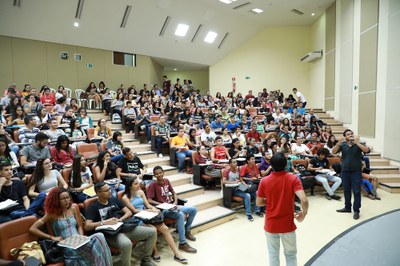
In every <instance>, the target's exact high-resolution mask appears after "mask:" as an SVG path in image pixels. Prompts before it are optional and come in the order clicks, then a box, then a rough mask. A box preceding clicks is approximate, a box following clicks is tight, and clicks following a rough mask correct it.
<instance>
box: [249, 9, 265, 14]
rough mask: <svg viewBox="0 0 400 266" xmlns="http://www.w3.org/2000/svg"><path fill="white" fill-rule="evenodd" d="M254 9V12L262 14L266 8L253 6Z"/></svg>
mask: <svg viewBox="0 0 400 266" xmlns="http://www.w3.org/2000/svg"><path fill="white" fill-rule="evenodd" d="M252 11H253V12H254V13H257V14H260V13H262V12H264V10H262V9H259V8H253V9H252Z"/></svg>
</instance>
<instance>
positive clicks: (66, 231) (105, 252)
mask: <svg viewBox="0 0 400 266" xmlns="http://www.w3.org/2000/svg"><path fill="white" fill-rule="evenodd" d="M44 208H45V211H46V213H45V215H44V216H43V217H42V218H40V219H39V220H37V221H36V222H35V223H34V224H33V225H32V226H31V228H29V232H30V233H32V234H34V235H36V236H38V237H40V238H44V239H50V240H54V241H61V240H63V239H66V238H68V237H71V236H74V235H83V228H82V227H81V225H80V224H78V223H77V220H78V217H76V212H75V209H74V208H76V207H72V200H71V196H70V194H69V192H68V191H67V190H66V189H64V188H59V187H55V188H53V189H51V190H50V192H49V194H48V196H47V197H46V202H45V207H44ZM47 222H49V223H50V226H51V228H52V230H53V233H54V236H52V235H49V234H48V233H45V232H43V231H42V230H40V228H41V227H43V225H45V224H46V223H47ZM63 255H64V263H65V265H87V266H89V265H102V266H111V265H112V257H111V252H110V248H109V247H108V245H107V242H106V239H105V238H104V235H103V234H102V233H96V234H93V235H91V236H90V241H89V243H87V244H85V245H83V246H82V247H80V248H78V249H72V248H63Z"/></svg>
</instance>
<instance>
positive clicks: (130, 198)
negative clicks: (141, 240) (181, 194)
mask: <svg viewBox="0 0 400 266" xmlns="http://www.w3.org/2000/svg"><path fill="white" fill-rule="evenodd" d="M122 202H123V203H124V204H125V206H126V207H128V209H130V210H131V211H132V212H133V214H136V213H138V212H140V211H142V210H147V211H151V212H156V213H159V212H160V211H159V210H158V209H156V208H155V207H154V206H152V205H151V204H150V203H149V202H148V201H147V197H146V195H145V193H144V192H143V191H142V190H140V188H139V181H138V179H137V177H133V178H132V179H131V180H129V181H128V183H127V185H126V188H125V195H124V196H123V197H122ZM144 226H148V227H155V228H156V229H157V232H158V233H161V234H162V235H163V236H164V239H165V241H167V244H168V246H169V247H170V248H171V250H172V252H174V260H176V261H178V262H180V263H184V264H186V263H187V259H185V258H184V257H182V254H181V253H180V252H179V251H178V249H177V248H176V245H175V241H174V239H173V238H172V236H171V233H170V231H169V229H168V227H167V226H166V225H165V224H164V223H161V224H155V225H151V224H144ZM152 257H153V259H154V260H155V261H160V260H161V257H160V256H159V255H158V250H157V243H156V244H155V245H154V248H153V256H152Z"/></svg>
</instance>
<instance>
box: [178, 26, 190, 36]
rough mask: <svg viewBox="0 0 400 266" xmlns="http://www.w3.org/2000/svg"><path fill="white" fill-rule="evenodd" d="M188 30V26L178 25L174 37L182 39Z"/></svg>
mask: <svg viewBox="0 0 400 266" xmlns="http://www.w3.org/2000/svg"><path fill="white" fill-rule="evenodd" d="M188 29H189V25H186V24H179V25H178V27H177V28H176V31H175V35H177V36H182V37H183V36H185V35H186V33H187V31H188Z"/></svg>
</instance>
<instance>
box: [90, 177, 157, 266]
mask: <svg viewBox="0 0 400 266" xmlns="http://www.w3.org/2000/svg"><path fill="white" fill-rule="evenodd" d="M94 190H95V191H96V194H97V196H98V201H96V202H95V203H93V204H91V205H90V206H89V208H88V209H87V211H86V222H85V230H86V231H87V232H89V231H93V230H95V228H96V227H98V226H100V225H113V224H116V223H118V222H123V221H125V220H126V219H128V218H129V217H131V216H132V212H131V211H130V210H129V209H128V208H127V207H126V206H125V205H124V204H123V203H122V202H121V201H120V200H119V199H117V198H112V197H111V187H110V186H109V185H107V184H106V183H104V182H99V183H97V184H96V185H95V186H94ZM121 212H122V213H123V216H121V217H117V213H121ZM106 238H107V242H108V243H109V244H110V245H111V246H114V247H117V248H118V249H120V251H121V265H124V266H129V265H131V260H132V258H131V255H132V240H134V241H144V246H143V248H144V256H143V258H142V262H141V264H140V265H141V266H154V263H152V262H151V260H150V256H151V252H152V251H153V247H154V244H155V243H156V241H157V231H156V230H155V228H150V227H146V226H137V227H135V228H134V229H133V230H132V231H130V232H125V233H121V232H120V233H118V234H116V235H115V236H106Z"/></svg>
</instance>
